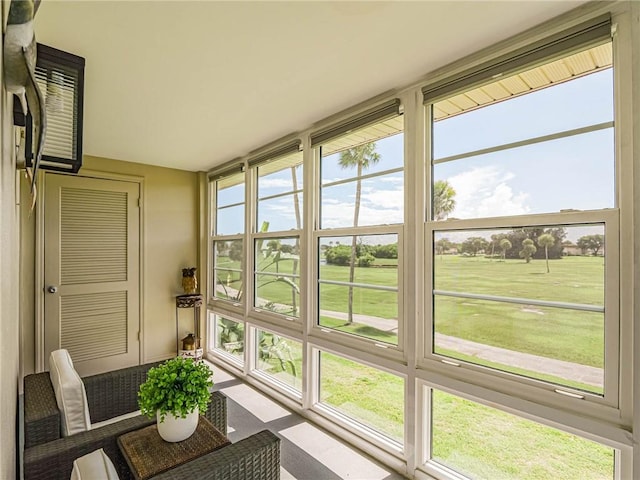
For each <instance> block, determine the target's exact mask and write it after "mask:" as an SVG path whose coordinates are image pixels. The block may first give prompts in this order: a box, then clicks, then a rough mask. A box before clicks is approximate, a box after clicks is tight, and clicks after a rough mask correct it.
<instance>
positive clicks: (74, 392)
mask: <svg viewBox="0 0 640 480" xmlns="http://www.w3.org/2000/svg"><path fill="white" fill-rule="evenodd" d="M49 376H50V377H51V383H52V384H53V391H54V392H55V395H56V403H57V404H58V408H59V409H60V413H61V417H62V419H61V420H62V435H63V436H65V437H67V436H69V435H73V434H74V433H79V432H84V431H86V430H91V418H90V417H89V406H88V404H87V393H86V392H85V390H84V383H82V379H81V378H80V375H78V372H76V371H75V369H74V368H73V362H72V361H71V357H70V356H69V352H68V351H67V350H64V349H62V350H55V351H53V352H51V356H50V357H49Z"/></svg>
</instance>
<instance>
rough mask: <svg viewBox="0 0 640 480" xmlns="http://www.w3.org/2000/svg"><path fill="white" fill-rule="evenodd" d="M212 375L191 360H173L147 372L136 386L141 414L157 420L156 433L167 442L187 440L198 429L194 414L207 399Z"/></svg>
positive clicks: (196, 416) (205, 366)
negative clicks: (140, 383) (144, 379)
mask: <svg viewBox="0 0 640 480" xmlns="http://www.w3.org/2000/svg"><path fill="white" fill-rule="evenodd" d="M212 376H213V372H212V371H211V369H210V368H209V367H208V366H207V365H206V364H205V363H203V362H195V361H194V360H193V359H192V358H181V357H178V358H173V359H171V360H167V361H166V362H164V363H162V364H160V365H158V366H157V367H154V368H151V369H149V372H148V373H147V380H146V382H144V383H143V384H142V385H140V390H139V391H138V405H139V406H140V412H141V413H142V414H143V415H146V416H148V417H149V418H153V417H154V416H155V417H156V418H157V421H158V433H159V434H160V436H161V437H162V438H163V439H164V440H166V441H167V442H180V441H182V440H184V439H186V438H189V437H190V436H191V434H193V432H195V430H196V427H197V426H198V414H199V412H204V411H206V409H207V404H208V403H209V401H210V400H211V392H210V391H209V388H210V387H211V386H212V385H213V381H212V379H211V378H212Z"/></svg>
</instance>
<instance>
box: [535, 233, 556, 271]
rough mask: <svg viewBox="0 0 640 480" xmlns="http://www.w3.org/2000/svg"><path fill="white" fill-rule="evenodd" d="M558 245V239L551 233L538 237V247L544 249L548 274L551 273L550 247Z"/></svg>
mask: <svg viewBox="0 0 640 480" xmlns="http://www.w3.org/2000/svg"><path fill="white" fill-rule="evenodd" d="M554 243H556V239H555V238H553V235H551V234H550V233H544V234H542V235H540V236H539V237H538V245H540V246H541V247H544V258H545V260H546V261H547V273H549V247H552V246H553V244H554Z"/></svg>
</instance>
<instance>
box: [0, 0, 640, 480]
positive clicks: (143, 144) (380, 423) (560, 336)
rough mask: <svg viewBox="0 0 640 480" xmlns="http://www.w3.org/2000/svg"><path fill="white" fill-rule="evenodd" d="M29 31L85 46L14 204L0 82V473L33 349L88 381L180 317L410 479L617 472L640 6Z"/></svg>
mask: <svg viewBox="0 0 640 480" xmlns="http://www.w3.org/2000/svg"><path fill="white" fill-rule="evenodd" d="M8 5H9V2H7V1H5V0H3V2H2V7H3V13H4V18H6V16H7V9H8ZM76 27H77V28H76ZM351 27H353V28H351ZM350 29H351V30H350ZM430 29H431V30H432V31H429V30H430ZM35 31H36V36H37V39H38V41H39V42H41V43H43V44H46V45H49V46H52V47H55V48H58V49H61V50H63V51H68V52H70V53H73V54H75V55H79V56H82V57H84V58H85V59H86V67H85V69H86V73H85V87H84V88H85V98H84V120H83V125H82V128H83V130H84V140H83V143H84V145H83V151H84V154H83V159H82V167H81V169H80V171H79V172H78V173H77V174H73V175H68V174H61V173H58V172H53V171H42V170H41V171H40V173H39V175H38V178H37V182H38V193H37V197H36V204H35V208H33V209H31V192H30V188H29V184H28V181H27V179H26V177H25V176H24V167H23V165H21V164H20V162H19V160H18V159H17V157H19V155H20V151H19V150H18V149H17V144H19V143H20V141H21V140H20V134H21V130H20V127H15V126H14V124H13V117H12V113H11V112H12V105H13V98H12V96H11V95H9V94H7V93H6V92H5V95H3V97H2V102H3V103H2V137H1V138H2V162H1V164H0V199H1V200H0V202H1V204H0V205H1V209H0V227H1V228H0V232H1V233H0V271H2V272H3V273H4V275H2V276H0V286H1V290H0V315H1V325H2V336H1V337H0V338H1V342H2V348H3V355H2V356H0V365H1V367H2V368H1V369H0V375H1V377H2V378H1V385H2V393H1V394H0V401H1V403H0V406H1V407H2V408H1V409H0V411H1V415H2V418H1V420H2V426H3V433H2V436H1V437H0V441H1V442H2V443H1V444H0V476H1V477H2V478H15V477H16V475H19V472H20V449H21V445H20V426H19V425H20V424H19V421H18V420H17V419H18V418H19V412H20V408H21V407H20V403H21V395H22V379H23V377H24V376H25V375H28V374H30V373H34V372H41V371H46V370H47V369H48V363H47V362H48V360H47V359H48V355H49V353H50V352H51V351H53V350H55V349H58V348H66V349H68V350H69V352H70V353H71V356H72V358H73V359H74V364H76V365H77V368H78V371H79V372H80V374H81V375H91V374H95V373H100V372H103V371H108V370H114V369H118V368H121V367H126V366H130V365H138V364H144V363H149V362H155V361H160V360H164V359H167V358H171V357H172V356H175V355H176V350H179V349H180V340H181V339H182V338H183V337H184V336H185V335H186V334H187V333H191V332H194V331H195V332H199V334H198V335H199V337H200V347H201V348H202V350H203V355H204V357H205V358H206V359H207V360H208V361H209V362H211V363H213V364H214V365H216V367H219V368H221V369H224V370H225V371H226V372H228V373H229V374H231V375H234V376H235V377H237V378H239V379H241V380H242V381H243V382H246V384H248V385H250V386H251V387H253V388H255V389H257V390H259V391H261V392H262V393H264V394H266V395H267V396H269V397H271V398H272V399H274V400H275V401H277V402H279V403H280V404H282V405H284V406H285V407H287V408H289V409H291V410H293V411H294V412H296V413H298V414H300V415H302V416H303V417H305V418H306V419H308V420H309V421H311V422H313V423H315V424H317V425H318V426H320V427H322V428H324V429H326V430H327V431H328V432H330V433H331V434H333V435H336V436H337V437H339V438H341V439H343V440H345V441H346V442H348V443H349V444H350V445H353V446H354V447H355V448H358V449H360V450H361V451H363V452H364V453H366V454H368V455H371V456H372V457H374V458H375V459H377V460H379V461H380V462H381V463H383V464H384V465H386V466H387V467H388V468H389V469H391V470H394V471H397V472H398V473H400V474H401V475H404V476H407V477H410V478H418V479H427V478H438V479H461V478H487V479H509V478H512V479H537V478H567V479H569V478H598V479H604V478H607V479H631V478H637V477H640V449H639V448H638V446H637V445H638V435H639V434H638V432H639V431H640V415H639V414H638V413H637V412H638V411H639V409H640V406H638V399H639V398H640V390H639V387H640V382H639V381H638V371H639V370H640V359H639V358H638V357H639V356H637V355H635V354H634V350H635V347H634V345H636V344H637V341H640V324H639V323H638V322H639V321H640V320H638V319H637V313H636V309H635V300H636V298H638V295H639V292H640V290H639V289H636V288H635V281H636V279H637V274H636V271H637V263H638V260H637V257H638V255H639V252H638V249H637V247H636V233H638V234H639V235H640V232H639V231H638V229H639V227H638V225H640V223H639V222H640V218H639V215H640V211H639V210H638V209H636V208H635V205H636V204H637V203H638V196H639V195H640V191H638V189H637V188H635V184H637V182H636V181H635V179H636V178H638V169H637V168H636V166H635V163H636V161H637V159H638V158H639V156H640V49H639V47H638V45H640V5H639V4H638V3H635V2H625V1H617V2H580V1H571V2H569V1H566V2H565V1H563V2H274V3H271V2H264V3H263V2H238V3H234V2H160V3H154V4H152V3H151V2H86V3H85V2H50V3H46V2H44V3H43V4H41V6H40V7H39V10H38V13H37V14H36V20H35ZM207 42H210V43H207ZM639 181H640V179H639ZM120 199H122V202H124V203H122V202H120ZM110 202H111V203H110ZM117 212H120V213H121V215H120V214H119V213H117ZM118 215H120V216H118ZM116 217H117V218H116ZM114 219H115V220H114ZM189 267H191V268H193V267H195V268H196V272H197V274H196V276H197V279H198V283H199V287H198V288H199V290H198V291H199V292H200V293H201V294H202V297H203V306H202V308H201V309H194V310H193V311H192V310H190V309H180V308H177V304H176V297H177V296H178V295H180V294H182V293H183V292H182V288H181V272H182V269H184V268H189ZM119 275H122V277H120V276H119ZM636 339H638V340H637V341H636Z"/></svg>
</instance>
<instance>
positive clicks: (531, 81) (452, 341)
mask: <svg viewBox="0 0 640 480" xmlns="http://www.w3.org/2000/svg"><path fill="white" fill-rule="evenodd" d="M542 87H544V88H542ZM483 103H486V104H483ZM454 106H457V107H459V108H457V110H455V109H454V108H453V107H454ZM430 110H431V114H432V119H433V121H432V149H431V160H432V202H431V205H432V210H431V221H430V222H428V223H427V240H428V241H429V242H430V243H431V247H430V250H431V252H432V255H431V258H432V264H433V269H432V270H433V278H432V279H429V282H428V283H429V284H430V285H431V286H432V299H433V303H432V318H433V322H432V339H431V344H432V345H433V348H432V352H433V353H434V354H436V355H437V356H443V357H447V358H448V359H453V360H454V362H461V364H473V365H480V366H483V367H489V368H490V369H491V370H493V371H496V370H497V371H501V372H508V373H509V374H511V375H510V376H509V377H508V378H510V379H513V378H514V377H513V374H515V375H516V376H517V377H515V378H520V379H536V380H539V381H542V382H547V383H550V384H554V385H556V386H562V387H566V388H568V389H573V390H578V391H582V392H587V393H590V394H594V395H595V396H597V397H601V398H602V397H604V398H605V399H606V403H610V404H614V405H615V403H616V401H617V400H616V399H617V390H618V389H617V382H616V381H615V378H617V376H618V357H617V345H616V343H615V342H614V343H611V342H609V343H607V341H605V339H615V338H617V336H618V318H617V308H616V306H615V302H616V301H617V299H616V297H617V295H618V293H617V292H618V288H617V287H618V286H617V280H616V278H615V276H614V275H607V272H612V271H614V269H616V268H617V267H616V264H617V248H618V246H617V230H618V224H617V211H616V210H615V206H616V205H615V191H616V189H615V151H614V143H613V138H614V132H613V129H614V125H613V74H612V68H611V43H610V42H609V43H606V44H604V45H598V46H595V47H591V48H587V49H585V50H583V51H581V52H578V53H574V54H572V55H569V56H565V57H562V58H560V59H558V60H555V61H553V62H549V63H546V64H543V65H541V66H539V67H535V68H533V69H531V68H529V69H525V70H523V71H521V72H520V73H517V74H515V75H513V76H510V77H507V78H504V79H501V80H499V81H495V80H494V81H493V82H492V83H488V84H482V85H480V86H477V87H474V88H472V89H470V90H465V91H463V92H462V93H457V94H456V95H453V96H450V97H445V98H443V99H441V100H438V101H436V102H434V103H432V104H431V109H430ZM605 243H606V245H605ZM612 347H613V348H612ZM608 350H609V351H608ZM436 358H437V357H436ZM445 361H449V360H445ZM479 371H486V370H479ZM605 378H607V379H614V381H613V382H611V383H609V384H605ZM552 388H555V387H552ZM579 395H580V394H579ZM583 398H584V397H583Z"/></svg>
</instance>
